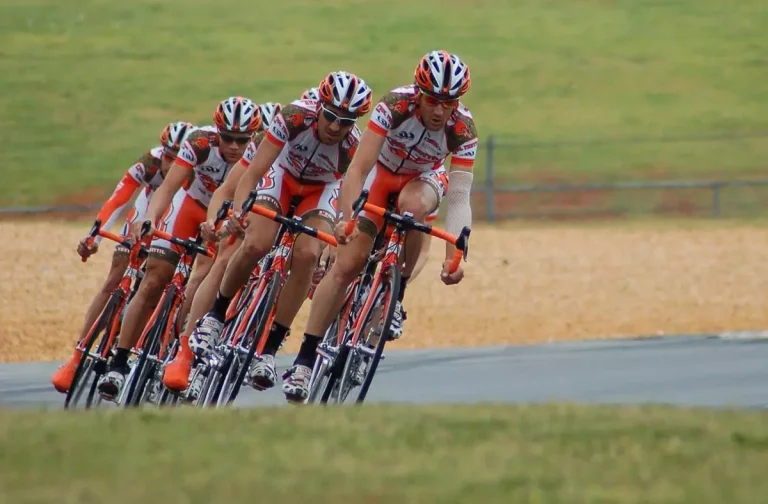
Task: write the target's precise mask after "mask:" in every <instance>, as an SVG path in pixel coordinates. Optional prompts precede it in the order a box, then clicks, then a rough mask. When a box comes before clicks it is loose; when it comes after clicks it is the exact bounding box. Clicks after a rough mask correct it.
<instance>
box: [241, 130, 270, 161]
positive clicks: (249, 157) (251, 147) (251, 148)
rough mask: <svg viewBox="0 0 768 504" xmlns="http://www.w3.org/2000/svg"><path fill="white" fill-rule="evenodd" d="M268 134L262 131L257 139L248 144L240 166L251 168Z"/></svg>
mask: <svg viewBox="0 0 768 504" xmlns="http://www.w3.org/2000/svg"><path fill="white" fill-rule="evenodd" d="M265 134H266V132H264V131H262V132H261V133H259V134H258V135H256V137H255V138H254V139H253V140H252V141H251V142H249V143H248V147H246V148H245V152H244V153H243V157H241V158H240V164H241V165H243V166H245V167H246V168H248V166H250V164H251V162H252V161H253V158H255V157H256V151H257V150H258V148H259V144H260V143H261V141H262V140H264V135H265Z"/></svg>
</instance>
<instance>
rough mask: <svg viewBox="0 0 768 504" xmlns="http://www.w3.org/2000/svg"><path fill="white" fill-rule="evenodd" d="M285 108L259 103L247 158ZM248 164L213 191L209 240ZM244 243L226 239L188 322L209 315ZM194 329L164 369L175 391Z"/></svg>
mask: <svg viewBox="0 0 768 504" xmlns="http://www.w3.org/2000/svg"><path fill="white" fill-rule="evenodd" d="M281 109H282V105H281V104H279V103H273V102H268V103H265V104H263V105H260V106H259V111H260V113H261V124H262V126H261V128H260V132H259V134H258V135H256V137H255V138H254V140H253V142H252V143H251V144H250V145H249V147H248V149H249V151H248V152H246V153H245V155H244V156H243V159H248V160H250V159H253V156H254V155H255V153H256V150H257V149H258V146H259V144H260V143H261V141H262V140H263V138H264V132H265V130H266V129H267V128H269V126H270V125H271V124H272V122H273V120H274V118H275V116H276V115H277V114H278V113H280V110H281ZM247 167H248V164H247V163H244V162H243V163H237V164H236V165H235V167H234V168H233V170H232V173H231V174H230V175H229V176H228V177H227V178H226V180H225V181H224V183H222V184H221V185H220V186H219V188H218V189H216V191H215V192H214V193H213V196H212V197H211V203H210V205H209V206H208V216H207V217H208V220H207V221H206V222H205V223H204V224H203V225H202V226H201V233H202V235H203V237H204V238H206V239H207V240H210V241H218V236H216V233H215V230H214V220H215V218H216V213H217V211H218V209H219V208H220V207H221V204H222V203H223V202H224V201H226V200H228V199H232V198H233V197H234V195H235V188H236V187H237V183H238V181H239V180H240V177H241V176H242V174H243V172H244V171H245V170H246V168H247ZM240 242H241V240H237V241H236V242H235V243H234V244H233V245H229V244H228V243H227V241H226V240H225V241H223V242H222V243H221V244H220V245H219V251H218V253H217V254H216V260H215V261H214V263H213V266H211V267H210V270H209V271H208V274H207V275H205V278H204V279H203V280H202V282H201V283H200V286H199V287H198V289H197V291H196V292H195V295H194V297H187V300H186V302H187V303H189V310H188V313H189V317H188V321H189V320H192V321H196V320H197V319H199V318H200V317H202V316H203V315H205V312H206V310H208V308H210V306H211V304H212V303H213V300H214V298H215V297H216V291H217V289H218V287H219V284H220V283H221V279H222V278H223V277H224V271H225V270H226V268H227V263H228V262H229V258H230V257H231V256H232V254H233V253H234V251H235V250H237V248H238V247H239V246H240ZM198 264H200V263H196V264H195V266H194V267H193V274H194V268H197V265H198ZM193 328H194V327H193V324H189V323H187V324H185V327H184V329H183V331H182V335H181V337H180V338H179V340H180V347H179V353H178V354H177V355H176V358H175V359H174V360H173V361H172V362H171V363H169V364H168V366H166V368H165V370H164V372H163V373H164V374H163V381H164V383H165V385H166V387H168V388H169V389H171V390H177V391H181V390H184V389H186V388H187V383H188V380H187V375H188V374H189V369H190V366H191V363H192V360H193V358H194V356H193V354H192V350H190V348H189V333H190V332H192V329H193ZM185 373H186V375H185ZM197 392H198V391H197V390H190V393H189V394H188V398H189V399H191V400H194V399H196V398H197Z"/></svg>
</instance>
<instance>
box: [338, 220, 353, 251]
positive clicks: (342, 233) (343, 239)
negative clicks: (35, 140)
mask: <svg viewBox="0 0 768 504" xmlns="http://www.w3.org/2000/svg"><path fill="white" fill-rule="evenodd" d="M346 228H347V221H345V220H341V221H339V222H338V223H337V224H336V226H334V228H333V236H334V238H336V241H337V242H338V243H339V245H346V244H347V243H349V242H351V241H352V240H354V239H355V236H357V233H358V232H359V231H358V230H357V226H355V227H354V229H353V230H352V234H350V235H348V234H347V229H346Z"/></svg>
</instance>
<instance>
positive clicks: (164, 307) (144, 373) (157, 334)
mask: <svg viewBox="0 0 768 504" xmlns="http://www.w3.org/2000/svg"><path fill="white" fill-rule="evenodd" d="M175 296H176V286H175V285H173V284H171V286H170V287H169V288H168V290H167V291H165V292H164V293H163V298H162V299H161V300H160V304H159V305H158V311H157V312H156V313H157V317H155V320H154V321H153V322H152V327H151V328H150V329H149V333H147V338H146V340H145V341H144V345H142V348H141V349H140V350H139V358H138V362H137V363H136V365H135V366H134V368H133V369H132V370H131V373H130V375H129V378H128V383H127V384H126V385H127V386H128V393H127V395H126V396H125V403H124V404H125V407H126V408H127V407H130V406H138V405H139V404H140V400H141V398H142V396H143V395H144V388H145V387H146V385H147V382H148V380H149V379H150V378H151V377H152V376H153V374H154V373H155V371H156V370H155V364H156V362H154V359H153V360H152V361H150V362H149V363H148V362H147V361H148V360H149V356H150V355H152V356H155V355H157V354H158V351H159V350H160V340H161V336H162V334H163V331H165V328H166V324H167V322H168V318H169V317H170V315H171V307H172V304H173V298H174V297H175ZM148 364H149V365H148Z"/></svg>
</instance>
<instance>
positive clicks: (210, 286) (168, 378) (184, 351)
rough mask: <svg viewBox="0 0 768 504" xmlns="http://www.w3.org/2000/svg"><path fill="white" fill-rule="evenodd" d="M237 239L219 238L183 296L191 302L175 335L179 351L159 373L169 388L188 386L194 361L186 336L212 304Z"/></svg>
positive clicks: (239, 241)
mask: <svg viewBox="0 0 768 504" xmlns="http://www.w3.org/2000/svg"><path fill="white" fill-rule="evenodd" d="M241 242H242V240H237V241H236V242H235V243H234V244H232V245H228V244H227V240H222V241H221V242H220V244H219V251H218V253H217V254H216V260H215V261H214V263H213V266H212V267H211V270H210V271H209V272H208V274H207V275H206V276H205V278H204V279H203V281H202V282H201V283H200V287H198V288H197V291H196V292H195V294H194V296H192V297H190V296H189V295H187V296H188V297H187V300H186V302H187V303H189V301H190V299H191V300H192V302H191V303H190V308H189V316H188V317H187V320H186V324H185V326H184V330H183V332H182V335H181V337H180V338H179V344H180V346H179V352H178V353H177V354H176V357H175V358H174V360H173V361H172V362H171V363H170V364H168V366H167V367H166V368H165V371H164V373H163V384H164V385H165V386H166V387H168V388H169V389H171V390H177V391H181V390H184V389H186V388H187V386H188V385H189V371H190V369H191V368H192V362H193V361H194V354H193V353H192V349H191V348H189V336H190V334H192V331H193V329H194V328H195V323H196V322H197V320H199V319H201V318H202V317H203V316H204V315H205V314H206V313H207V311H208V310H209V309H210V308H211V306H212V305H213V301H214V299H216V293H217V292H218V290H219V285H220V284H221V280H222V278H224V272H225V271H226V269H227V263H228V262H229V259H230V257H232V254H233V253H234V252H235V250H237V248H238V247H239V246H240V243H241ZM193 273H194V272H193Z"/></svg>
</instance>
